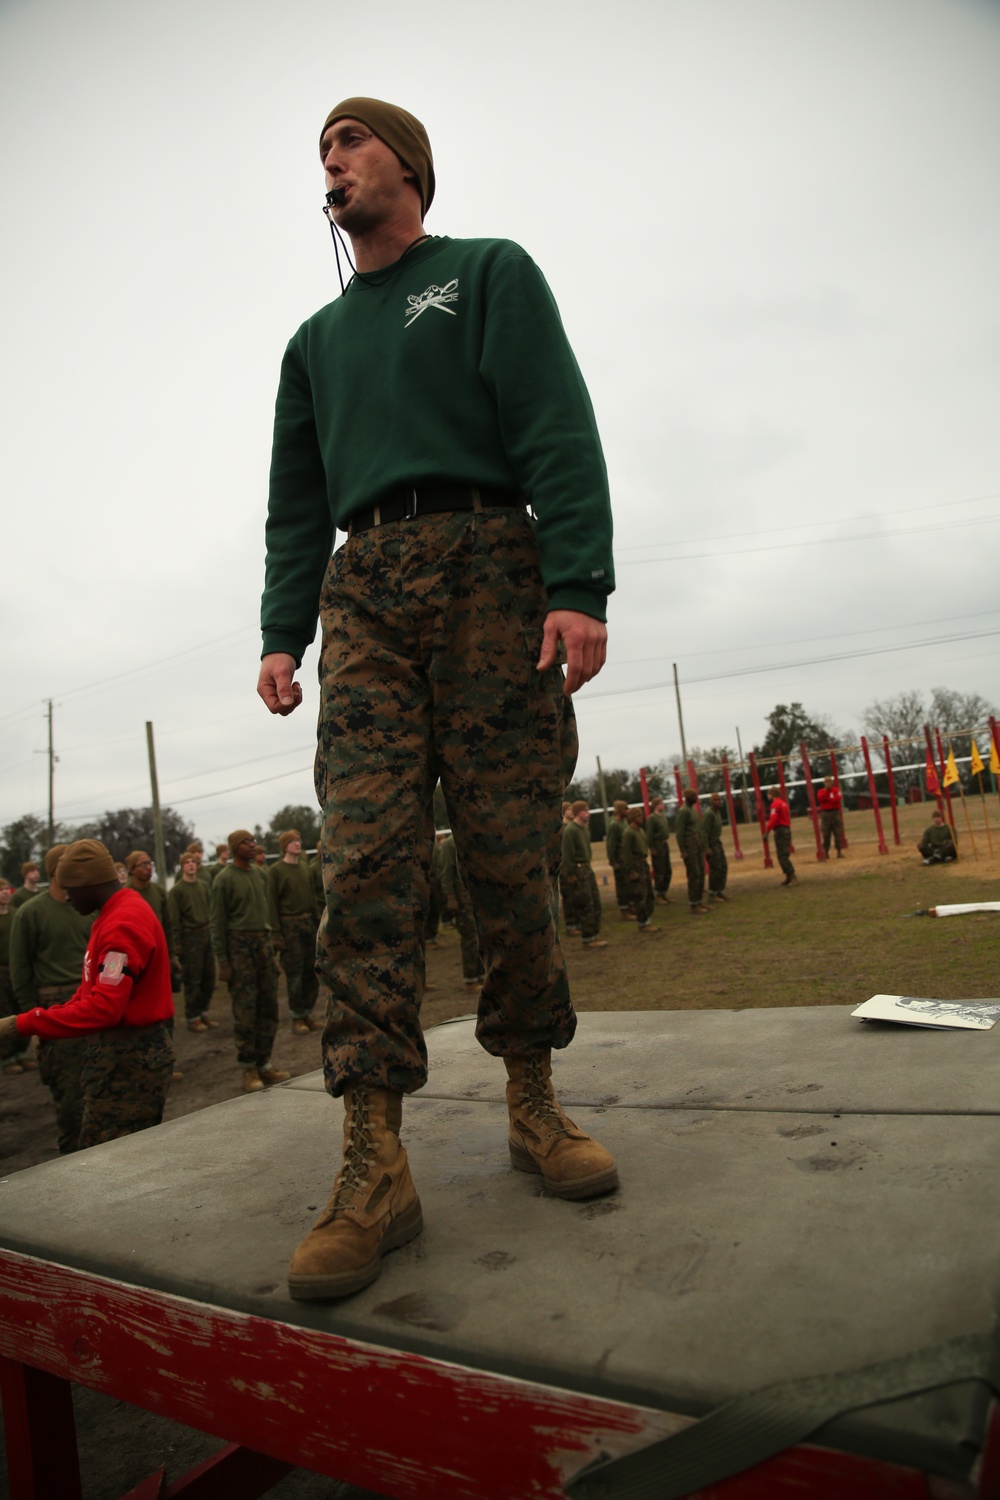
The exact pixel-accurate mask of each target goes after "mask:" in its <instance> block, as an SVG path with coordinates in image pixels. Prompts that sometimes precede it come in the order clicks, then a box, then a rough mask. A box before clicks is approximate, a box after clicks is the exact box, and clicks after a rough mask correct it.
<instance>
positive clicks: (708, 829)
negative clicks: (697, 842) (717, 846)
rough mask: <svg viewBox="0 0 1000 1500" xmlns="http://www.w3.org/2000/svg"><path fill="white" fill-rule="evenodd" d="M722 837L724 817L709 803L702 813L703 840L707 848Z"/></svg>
mask: <svg viewBox="0 0 1000 1500" xmlns="http://www.w3.org/2000/svg"><path fill="white" fill-rule="evenodd" d="M721 838H722V818H721V816H720V814H719V813H717V812H716V810H715V808H714V807H713V806H712V805H711V803H709V805H708V807H706V808H705V811H704V812H703V813H702V815H701V841H702V843H703V844H704V846H705V848H706V849H707V848H708V847H709V845H710V844H714V843H717V842H718V840H719V839H721Z"/></svg>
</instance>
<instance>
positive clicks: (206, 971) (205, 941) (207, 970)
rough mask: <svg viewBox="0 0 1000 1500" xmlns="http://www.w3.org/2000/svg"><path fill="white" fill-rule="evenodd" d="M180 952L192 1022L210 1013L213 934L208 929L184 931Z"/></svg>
mask: <svg viewBox="0 0 1000 1500" xmlns="http://www.w3.org/2000/svg"><path fill="white" fill-rule="evenodd" d="M180 950H181V971H182V974H183V980H184V1014H185V1016H186V1017H187V1019H188V1020H189V1021H194V1020H197V1018H198V1017H199V1016H203V1015H204V1014H205V1012H206V1011H207V1010H208V1007H209V1006H210V1005H211V1003H212V992H213V991H214V989H215V956H214V954H213V953H212V934H211V933H210V932H209V930H208V928H207V927H188V928H185V929H183V930H182V931H181V934H180Z"/></svg>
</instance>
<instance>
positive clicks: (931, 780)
mask: <svg viewBox="0 0 1000 1500" xmlns="http://www.w3.org/2000/svg"><path fill="white" fill-rule="evenodd" d="M925 774H926V776H927V794H928V796H930V797H940V795H941V787H940V784H939V782H938V776H937V772H936V771H935V769H934V760H933V758H932V756H931V752H930V751H929V750H928V752H927V771H926V773H925Z"/></svg>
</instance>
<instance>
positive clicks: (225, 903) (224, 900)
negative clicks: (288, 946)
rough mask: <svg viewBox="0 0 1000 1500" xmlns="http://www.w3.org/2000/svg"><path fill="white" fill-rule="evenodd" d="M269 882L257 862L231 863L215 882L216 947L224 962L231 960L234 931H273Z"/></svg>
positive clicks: (213, 893) (215, 949) (213, 941)
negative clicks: (246, 866)
mask: <svg viewBox="0 0 1000 1500" xmlns="http://www.w3.org/2000/svg"><path fill="white" fill-rule="evenodd" d="M270 931H271V919H270V917H269V915H268V910H267V882H266V881H265V879H264V877H263V875H262V874H261V873H260V871H259V870H258V869H257V868H256V867H255V866H253V865H251V866H250V869H249V870H241V869H240V868H239V866H238V865H227V866H226V868H225V869H224V870H221V871H220V872H219V874H218V875H217V876H216V878H215V880H214V881H213V883H212V951H213V953H214V954H215V956H216V958H217V959H218V960H219V963H220V964H227V963H228V962H229V934H230V933H231V932H270Z"/></svg>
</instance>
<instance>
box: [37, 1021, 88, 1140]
mask: <svg viewBox="0 0 1000 1500" xmlns="http://www.w3.org/2000/svg"><path fill="white" fill-rule="evenodd" d="M86 1046H87V1042H86V1039H85V1038H84V1037H60V1038H59V1040H58V1041H56V1040H53V1039H52V1038H50V1037H39V1038H38V1076H39V1078H40V1079H41V1081H42V1083H44V1084H45V1087H46V1088H47V1089H48V1090H49V1092H50V1093H51V1095H52V1102H53V1104H54V1105H55V1107H56V1127H57V1129H58V1131H59V1152H60V1155H62V1156H65V1155H66V1154H67V1153H68V1152H70V1151H76V1150H78V1148H79V1144H80V1126H81V1124H82V1122H83V1093H82V1091H81V1087H80V1073H81V1071H82V1069H83V1054H84V1051H85V1049H86Z"/></svg>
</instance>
